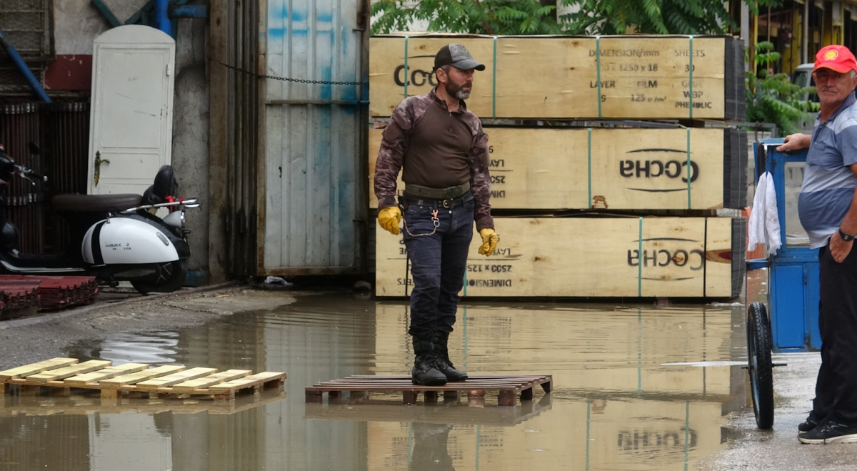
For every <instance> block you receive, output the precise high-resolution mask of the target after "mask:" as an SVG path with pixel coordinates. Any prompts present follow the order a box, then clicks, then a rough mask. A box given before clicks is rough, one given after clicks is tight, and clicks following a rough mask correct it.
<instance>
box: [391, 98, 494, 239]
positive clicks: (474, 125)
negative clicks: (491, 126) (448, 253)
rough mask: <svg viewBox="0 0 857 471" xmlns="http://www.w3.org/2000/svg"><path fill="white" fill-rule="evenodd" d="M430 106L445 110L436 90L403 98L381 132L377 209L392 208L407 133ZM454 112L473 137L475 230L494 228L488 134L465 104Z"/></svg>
mask: <svg viewBox="0 0 857 471" xmlns="http://www.w3.org/2000/svg"><path fill="white" fill-rule="evenodd" d="M432 104H437V105H439V106H441V107H442V108H443V109H448V108H447V106H446V102H445V101H443V100H441V99H440V98H438V96H437V95H436V94H435V91H434V90H432V91H431V92H429V93H427V94H425V95H416V96H412V97H408V98H405V99H404V100H402V102H401V103H399V106H397V107H396V109H395V110H394V111H393V115H392V116H391V118H390V124H389V125H388V126H387V128H386V129H385V130H384V136H383V139H382V140H381V150H380V151H379V152H378V160H377V162H376V164H375V195H376V196H377V197H378V209H383V208H387V207H389V206H395V204H396V177H397V176H398V175H399V171H400V170H401V169H402V164H403V160H404V156H405V154H406V153H407V150H408V145H409V143H410V134H411V131H412V130H413V129H414V127H415V126H418V125H419V124H420V118H421V117H422V116H423V115H424V114H425V112H426V110H427V109H428V107H429V106H432ZM455 113H463V114H464V121H465V122H466V123H467V125H468V127H469V128H470V133H471V135H472V136H473V138H472V140H471V144H470V152H469V153H468V157H467V163H468V166H469V167H470V191H471V192H472V193H473V200H474V203H475V204H476V208H475V214H474V219H475V220H476V229H477V230H482V229H483V228H486V227H490V228H493V227H494V219H493V218H492V217H491V203H490V201H489V199H490V198H491V176H490V175H489V174H488V135H487V134H485V132H484V131H483V130H482V123H481V122H480V121H479V118H478V117H477V116H476V115H475V114H474V113H473V112H471V111H469V110H468V109H467V106H466V105H465V103H464V101H463V100H461V105H460V106H459V109H458V111H455Z"/></svg>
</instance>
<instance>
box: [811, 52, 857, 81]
mask: <svg viewBox="0 0 857 471" xmlns="http://www.w3.org/2000/svg"><path fill="white" fill-rule="evenodd" d="M822 67H825V68H828V69H831V70H835V71H837V72H839V73H843V74H844V73H845V72H848V71H849V70H854V71H857V60H855V59H854V54H851V51H849V50H848V48H847V47H845V46H824V47H823V48H821V50H820V51H818V54H816V55H815V67H813V68H812V71H813V72H815V71H816V70H818V69H820V68H822Z"/></svg>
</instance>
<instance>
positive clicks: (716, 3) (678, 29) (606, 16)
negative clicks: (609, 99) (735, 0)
mask: <svg viewBox="0 0 857 471" xmlns="http://www.w3.org/2000/svg"><path fill="white" fill-rule="evenodd" d="M744 1H745V2H746V3H747V5H749V7H750V11H751V12H752V13H754V14H758V12H759V7H760V6H778V5H780V4H782V3H783V0H744ZM553 4H557V5H561V6H572V7H575V8H576V9H577V12H576V13H573V14H567V15H562V16H561V17H560V18H559V21H557V13H556V7H555V6H554V5H553ZM371 12H372V17H373V19H374V21H373V23H372V34H382V33H390V32H393V31H407V30H408V28H409V24H410V23H411V22H412V21H413V20H423V21H428V23H429V26H428V30H429V31H436V32H446V33H473V34H492V35H493V34H498V35H499V34H504V35H505V34H625V33H646V34H720V33H724V32H726V31H727V30H728V29H729V28H730V27H731V28H736V27H737V25H736V24H735V21H734V20H733V19H732V17H731V16H730V15H729V12H728V11H726V8H725V6H724V2H723V0H557V1H556V2H554V1H545V0H420V1H418V2H411V1H406V0H379V1H378V2H376V3H373V4H372V9H371Z"/></svg>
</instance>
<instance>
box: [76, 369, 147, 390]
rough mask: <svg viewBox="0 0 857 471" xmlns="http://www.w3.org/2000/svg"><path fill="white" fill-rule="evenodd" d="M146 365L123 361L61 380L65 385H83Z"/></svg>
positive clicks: (123, 373)
mask: <svg viewBox="0 0 857 471" xmlns="http://www.w3.org/2000/svg"><path fill="white" fill-rule="evenodd" d="M148 367H149V365H147V364H145V363H125V364H123V365H118V366H111V367H110V368H104V369H103V370H98V371H93V372H91V373H85V374H82V375H77V376H72V377H71V378H66V379H65V380H63V383H65V385H67V386H83V385H85V384H86V383H92V382H98V381H101V380H104V379H108V378H114V377H116V376H121V375H127V374H130V373H136V372H138V371H143V370H145V369H146V368H148Z"/></svg>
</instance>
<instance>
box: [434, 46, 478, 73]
mask: <svg viewBox="0 0 857 471" xmlns="http://www.w3.org/2000/svg"><path fill="white" fill-rule="evenodd" d="M445 65H451V66H453V67H455V68H456V69H461V70H473V69H476V70H479V71H482V70H485V65H484V64H482V63H481V62H476V61H475V60H473V56H472V55H471V54H470V51H468V50H467V48H466V47H464V45H463V44H448V45H446V46H443V47H442V48H440V51H437V55H436V56H434V68H435V70H437V69H439V68H441V67H443V66H445Z"/></svg>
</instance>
